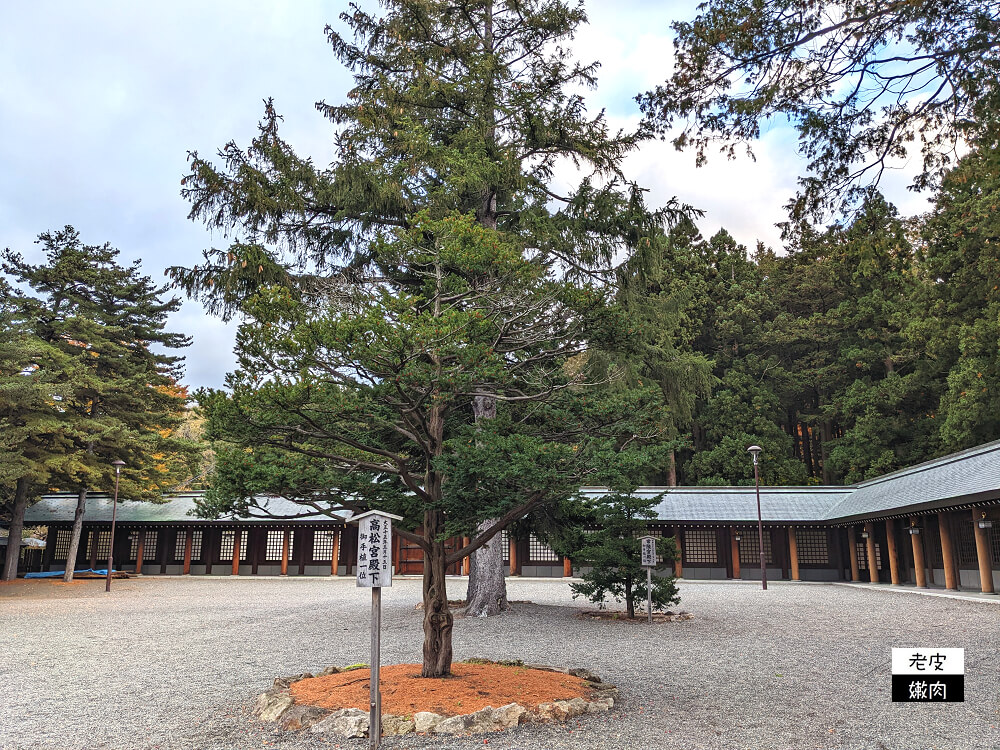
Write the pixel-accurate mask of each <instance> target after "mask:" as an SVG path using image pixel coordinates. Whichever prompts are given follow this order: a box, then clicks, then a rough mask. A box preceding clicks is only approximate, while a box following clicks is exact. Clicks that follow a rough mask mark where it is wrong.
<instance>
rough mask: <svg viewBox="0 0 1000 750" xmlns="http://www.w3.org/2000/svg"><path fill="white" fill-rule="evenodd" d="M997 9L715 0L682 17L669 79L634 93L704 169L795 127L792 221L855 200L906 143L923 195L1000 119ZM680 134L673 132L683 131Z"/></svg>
mask: <svg viewBox="0 0 1000 750" xmlns="http://www.w3.org/2000/svg"><path fill="white" fill-rule="evenodd" d="M998 11H1000V5H998V3H996V2H982V1H981V0H953V1H952V2H939V0H896V1H890V2H878V3H872V2H868V0H830V1H827V2H802V1H801V0H710V1H709V2H705V3H703V4H702V5H700V6H699V8H698V16H697V18H695V19H694V20H693V21H690V22H677V23H675V24H674V25H673V29H674V31H675V32H676V34H677V36H676V40H675V48H676V54H675V67H674V71H673V73H672V74H671V76H670V78H669V80H668V81H666V82H665V83H664V84H662V85H660V86H658V87H656V88H655V89H654V90H653V91H650V92H648V93H646V94H644V95H642V96H640V97H639V102H640V104H641V106H642V108H643V110H644V112H645V113H646V114H647V116H648V118H649V120H650V123H651V125H652V126H654V127H656V128H657V129H658V130H659V131H660V132H662V133H666V131H668V130H670V129H671V128H674V127H677V129H676V130H673V131H672V133H671V137H672V138H673V142H674V143H675V145H677V146H678V148H683V147H688V146H692V147H694V148H695V150H696V152H697V158H698V161H699V163H701V162H703V161H704V160H705V158H706V155H707V151H708V150H709V148H710V147H711V146H712V145H713V144H719V146H720V148H721V150H723V151H724V152H726V153H728V154H730V155H732V153H733V152H734V151H735V148H736V146H737V144H740V143H742V144H746V145H747V148H749V144H750V143H751V142H752V141H754V140H756V139H758V138H759V137H760V134H761V130H762V129H763V128H765V127H766V126H767V124H768V123H770V122H773V121H782V120H786V119H787V121H790V122H791V124H793V125H794V126H795V128H796V130H797V131H798V135H799V148H800V151H801V152H802V153H803V155H804V156H805V157H806V158H807V159H808V160H809V162H808V170H809V173H808V175H807V176H806V177H804V178H803V179H802V180H801V184H802V191H801V193H800V195H799V197H798V198H797V199H796V200H795V201H794V202H793V204H792V205H791V209H792V213H793V216H794V217H796V218H803V217H806V216H817V215H819V214H822V213H823V212H824V210H825V209H827V208H830V207H837V206H839V205H842V204H843V203H844V202H846V203H848V204H850V205H857V204H859V203H861V202H862V201H863V199H864V196H865V188H866V186H867V185H871V184H873V183H874V184H877V183H878V180H879V178H880V177H881V176H882V174H883V173H884V171H885V170H886V168H891V167H893V166H895V164H897V163H898V162H899V161H901V160H903V159H905V157H906V156H907V154H908V153H909V152H911V151H912V150H913V149H914V148H916V149H919V151H920V153H921V155H922V156H923V171H922V174H921V176H920V177H919V178H918V180H917V182H916V185H917V187H925V186H927V185H929V184H932V183H933V182H934V181H936V180H938V179H940V177H941V176H942V175H943V174H944V172H945V170H946V169H947V168H948V167H949V166H951V165H952V164H953V163H954V154H955V151H956V147H957V146H959V145H960V144H962V143H963V142H967V141H970V140H979V141H981V142H984V143H985V142H992V139H995V138H996V135H997V125H998V124H1000V120H998V118H997V113H998V112H1000V107H998V106H997V105H998V101H1000V88H998V86H997V81H998V80H1000V12H998ZM678 126H679V127H678Z"/></svg>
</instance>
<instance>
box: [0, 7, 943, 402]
mask: <svg viewBox="0 0 1000 750" xmlns="http://www.w3.org/2000/svg"><path fill="white" fill-rule="evenodd" d="M366 4H368V3H366ZM346 6H347V3H346V2H345V1H344V0H284V1H282V0H269V1H264V0H239V1H236V0H212V2H204V1H203V0H171V2H169V3H167V2H162V1H161V2H142V3H138V2H135V0H128V1H119V0H102V1H101V2H91V3H81V2H79V1H78V0H36V1H35V2H32V3H12V2H11V3H0V247H9V248H10V249H12V250H16V251H18V252H21V253H22V254H23V255H25V257H26V258H27V259H28V260H29V261H30V262H36V263H37V262H40V261H41V259H42V256H41V253H40V251H39V249H38V247H37V245H36V244H35V242H34V241H35V239H36V238H37V236H38V235H39V234H40V233H42V232H44V231H48V230H53V229H57V228H60V227H62V226H64V225H67V224H70V225H73V226H74V227H75V228H76V229H77V230H78V231H79V232H80V234H81V238H82V240H83V242H85V243H87V244H94V245H97V244H103V243H105V242H109V243H111V245H112V246H113V247H116V248H118V249H119V250H120V251H121V259H122V260H123V261H125V262H131V261H133V260H135V259H140V260H141V261H142V269H143V272H144V273H145V274H147V275H149V276H151V277H152V278H153V279H154V280H155V281H157V282H162V283H166V281H167V280H166V278H165V277H164V276H163V270H164V269H165V268H166V267H167V266H171V265H183V266H192V265H194V264H195V263H197V262H198V261H199V259H200V257H201V251H202V250H203V249H205V248H208V247H213V246H215V247H225V245H226V240H225V238H223V237H221V236H220V235H219V233H218V232H216V233H214V234H213V233H212V232H210V231H209V230H208V229H206V228H205V227H204V226H203V225H202V224H200V223H198V222H195V221H192V220H190V219H188V211H189V206H188V204H187V203H186V202H185V201H184V200H183V199H182V198H181V196H180V180H181V177H182V176H183V175H184V173H185V168H186V159H187V155H188V153H189V152H190V151H198V152H199V153H200V154H202V155H211V154H214V153H215V152H216V151H217V150H218V149H219V148H221V147H222V146H223V145H224V144H225V143H227V142H228V141H230V140H234V141H236V142H237V143H238V144H246V143H247V142H249V140H250V139H251V138H252V137H253V136H254V134H255V131H256V125H257V122H258V121H259V120H260V117H261V115H262V113H263V103H262V102H263V100H264V99H266V98H268V97H273V98H274V100H275V105H276V108H277V110H278V112H279V113H280V114H282V115H283V116H284V124H283V126H282V132H283V135H284V138H285V139H286V140H287V141H288V142H290V143H291V144H292V145H293V146H294V147H295V148H296V150H297V151H298V152H299V153H300V154H303V155H311V156H313V157H314V159H315V160H316V162H317V163H319V164H327V163H329V162H330V161H331V160H332V158H333V142H332V126H331V125H330V123H329V122H328V121H326V120H325V119H324V118H323V117H322V116H321V115H320V114H319V113H318V112H317V111H316V110H315V108H314V106H313V105H314V103H315V102H316V101H319V100H321V99H322V100H326V101H328V102H340V101H343V100H344V99H345V95H346V93H347V91H348V90H349V89H350V88H351V77H350V75H349V73H348V71H347V70H346V69H344V68H343V67H342V66H341V65H340V63H339V62H338V61H337V60H336V58H335V57H334V56H333V53H332V51H331V49H330V47H329V45H328V44H327V41H326V38H325V36H324V34H323V29H324V26H325V25H326V24H327V23H331V24H334V25H340V22H339V21H338V19H337V17H338V15H339V14H340V13H341V12H342V11H343V10H344V9H345V8H346ZM696 6H697V0H667V1H662V0H661V1H656V0H617V1H616V2H610V0H601V1H600V2H588V3H587V11H588V14H589V17H590V24H589V25H588V26H585V27H583V28H582V29H581V30H580V31H579V32H578V34H577V36H576V40H575V43H574V45H573V50H574V52H575V53H576V54H577V55H578V57H579V58H580V59H581V60H599V61H600V62H601V70H600V74H599V78H600V81H599V86H598V88H597V89H596V90H595V91H593V92H590V93H589V95H588V106H589V109H590V111H592V112H596V111H598V110H600V109H605V110H606V112H607V115H608V119H609V121H610V123H611V124H612V125H613V126H616V127H617V126H621V127H629V126H632V125H634V124H635V123H637V122H638V120H639V111H638V106H637V105H636V103H635V101H634V97H635V96H636V94H638V93H640V92H643V91H646V90H648V89H651V88H652V87H654V86H655V85H656V84H657V83H659V82H661V81H663V80H665V79H666V78H667V77H669V75H670V69H671V65H672V59H671V58H672V49H673V45H672V39H673V36H672V33H671V31H670V23H671V21H673V20H690V19H692V18H693V17H694V15H695V13H696ZM754 151H755V156H756V160H755V161H754V160H751V159H749V158H745V157H744V158H739V159H737V160H735V161H727V160H726V159H724V158H723V157H722V156H716V157H715V158H710V160H709V163H708V165H707V166H705V167H701V168H696V167H695V159H694V154H693V153H690V152H685V153H678V152H677V151H675V149H674V148H673V146H672V145H670V144H669V143H667V142H659V141H657V142H650V143H647V144H646V145H644V146H643V147H642V148H641V149H640V150H639V151H638V152H637V153H635V154H633V155H632V156H631V157H630V158H629V159H628V161H627V162H626V164H625V171H626V173H627V175H628V176H629V177H630V178H632V179H634V180H636V181H637V182H638V183H639V184H640V185H642V186H644V187H646V188H648V190H649V193H648V200H649V203H650V205H660V204H663V203H665V202H666V201H667V200H669V199H670V198H671V197H673V196H676V197H677V198H678V199H679V200H680V201H682V202H685V203H688V204H690V205H692V206H694V207H696V208H698V209H701V210H702V211H704V212H705V216H704V218H703V219H702V220H700V221H699V226H700V227H701V230H702V233H703V234H705V235H706V236H710V235H712V234H714V233H715V232H716V231H717V230H718V229H719V228H720V227H725V228H726V229H727V230H728V231H729V232H730V233H731V234H732V235H733V236H734V237H735V238H736V239H737V241H739V242H741V243H743V244H745V245H747V246H748V247H753V246H754V245H755V244H756V242H757V241H758V240H761V241H763V242H764V243H765V244H767V245H771V246H772V247H774V248H776V249H777V248H780V242H779V239H778V235H779V233H778V230H777V228H776V227H775V224H776V223H777V222H780V221H782V220H783V219H784V218H785V217H784V212H783V209H782V206H784V204H785V203H786V202H787V201H788V200H789V198H791V197H792V195H793V194H794V192H795V186H796V178H797V177H798V176H799V175H800V174H801V173H802V170H803V161H802V160H801V159H800V158H799V156H798V155H797V154H796V152H795V137H794V134H793V133H792V132H791V131H790V130H789V129H788V128H787V127H783V126H774V127H772V128H770V129H765V132H764V134H763V136H762V138H761V140H760V141H759V142H758V143H755V144H754ZM907 184H908V170H903V171H901V172H897V173H893V174H891V175H890V177H889V179H888V180H887V181H886V182H884V183H883V185H882V189H883V191H884V192H885V193H886V195H887V196H888V197H889V199H890V200H892V201H894V202H895V203H896V204H897V206H898V207H899V209H900V211H901V213H903V214H904V215H912V214H916V213H919V212H922V211H924V210H926V206H927V204H926V197H925V196H918V195H914V194H912V193H909V192H907V191H906V190H905V186H906V185H907ZM236 326H237V323H236V322H232V323H228V324H226V323H223V322H222V321H220V320H217V319H215V318H211V317H209V316H207V315H206V314H205V313H204V312H203V311H202V309H201V306H200V305H199V304H198V303H197V302H193V301H186V302H185V303H184V305H183V307H182V308H181V310H180V311H179V312H178V313H176V314H175V315H174V316H173V317H172V318H171V321H170V326H169V328H170V330H174V331H178V332H183V333H186V334H189V335H190V336H192V337H193V344H192V346H191V347H190V348H188V349H187V350H185V352H184V353H185V356H186V376H185V378H184V382H185V383H186V384H187V385H189V386H191V387H192V388H197V387H221V386H222V384H223V381H224V378H225V374H226V373H227V372H228V371H229V370H231V369H232V368H233V366H234V361H235V360H234V357H233V354H232V346H233V338H234V335H235V330H236Z"/></svg>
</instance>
